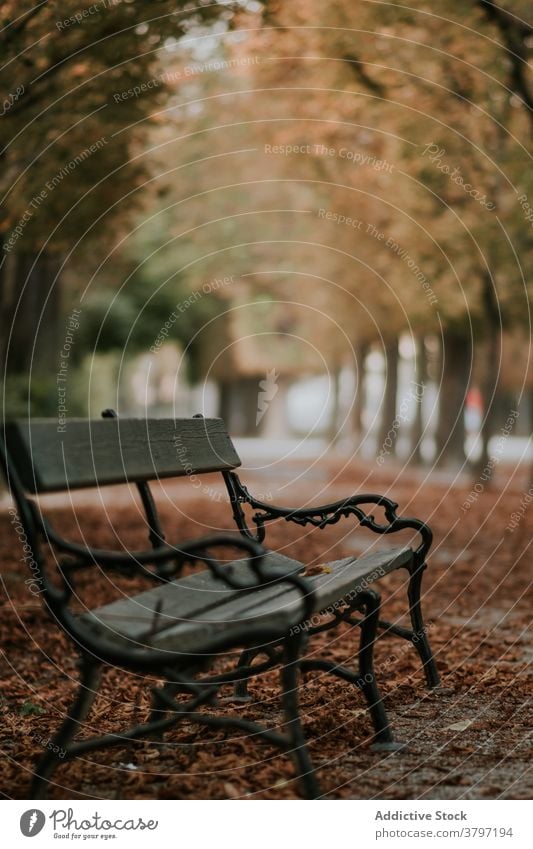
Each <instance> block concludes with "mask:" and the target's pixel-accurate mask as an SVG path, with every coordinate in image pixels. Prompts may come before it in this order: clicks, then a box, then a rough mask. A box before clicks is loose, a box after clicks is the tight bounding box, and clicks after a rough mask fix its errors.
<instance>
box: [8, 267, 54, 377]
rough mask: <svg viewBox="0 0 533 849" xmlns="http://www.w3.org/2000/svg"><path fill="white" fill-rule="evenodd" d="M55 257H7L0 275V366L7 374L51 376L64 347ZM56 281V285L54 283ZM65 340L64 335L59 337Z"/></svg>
mask: <svg viewBox="0 0 533 849" xmlns="http://www.w3.org/2000/svg"><path fill="white" fill-rule="evenodd" d="M59 263H60V259H59V258H58V257H54V256H49V255H47V254H41V255H40V256H39V259H37V260H36V254H32V253H25V254H15V253H12V254H8V255H7V256H6V258H5V261H4V265H3V268H2V272H1V273H0V306H1V339H2V342H1V350H0V357H1V365H2V371H3V370H4V368H6V370H7V373H8V374H25V373H28V372H29V371H30V370H31V371H32V372H35V373H36V374H38V375H46V374H50V375H52V374H53V373H55V370H56V368H57V359H58V356H59V352H60V350H61V348H62V346H63V341H64V340H63V338H62V334H61V325H60V322H61V291H60V281H59V278H58V279H57V280H55V278H56V275H57V272H58V270H59V267H60V265H59ZM54 281H55V282H54ZM63 335H64V334H63Z"/></svg>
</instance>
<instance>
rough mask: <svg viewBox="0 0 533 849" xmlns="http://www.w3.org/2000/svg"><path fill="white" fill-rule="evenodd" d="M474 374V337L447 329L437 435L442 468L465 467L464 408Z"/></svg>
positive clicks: (438, 462)
mask: <svg viewBox="0 0 533 849" xmlns="http://www.w3.org/2000/svg"><path fill="white" fill-rule="evenodd" d="M471 371H472V339H471V337H470V336H469V335H467V334H466V333H465V332H464V331H458V330H454V329H451V328H447V329H445V330H444V331H443V334H442V362H441V383H440V392H439V421H438V425H437V433H436V441H437V456H436V463H437V465H438V466H444V465H454V466H456V465H462V464H463V463H464V461H465V450H464V443H465V423H464V407H465V399H466V393H467V391H468V385H469V382H470V375H471Z"/></svg>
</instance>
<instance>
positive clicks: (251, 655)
mask: <svg viewBox="0 0 533 849" xmlns="http://www.w3.org/2000/svg"><path fill="white" fill-rule="evenodd" d="M261 652H262V649H244V651H243V652H242V653H241V656H240V657H239V662H238V663H237V669H244V668H245V667H247V666H251V665H252V663H253V661H254V659H255V658H256V657H257V656H258V655H259V654H261ZM249 680H250V678H249V676H248V675H243V676H242V678H238V679H237V681H235V686H234V690H233V700H234V701H236V702H251V701H252V697H251V695H250V693H249V692H248V681H249Z"/></svg>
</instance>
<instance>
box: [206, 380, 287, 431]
mask: <svg viewBox="0 0 533 849" xmlns="http://www.w3.org/2000/svg"><path fill="white" fill-rule="evenodd" d="M266 380H267V383H268V385H267V386H266V388H262V387H261V385H260V384H261V383H262V382H263V378H261V377H259V376H258V377H236V378H235V379H234V380H228V381H223V382H221V384H220V402H219V409H220V417H221V418H223V419H224V421H225V423H226V426H227V428H228V430H229V431H230V433H231V434H233V435H235V436H257V435H258V426H259V424H260V422H261V421H262V419H263V416H264V415H265V414H266V412H267V409H268V406H269V404H270V402H271V401H272V400H273V396H274V395H275V394H276V392H275V381H274V380H273V379H270V380H269V379H268V378H266ZM261 393H263V394H262V395H261V397H262V398H263V399H264V404H262V410H261V413H262V415H261V413H260V412H258V405H259V400H260V394H261Z"/></svg>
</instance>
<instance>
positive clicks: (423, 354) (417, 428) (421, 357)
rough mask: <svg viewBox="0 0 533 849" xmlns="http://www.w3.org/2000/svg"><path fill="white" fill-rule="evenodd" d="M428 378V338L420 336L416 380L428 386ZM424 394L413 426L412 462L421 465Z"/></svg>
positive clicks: (417, 349)
mask: <svg viewBox="0 0 533 849" xmlns="http://www.w3.org/2000/svg"><path fill="white" fill-rule="evenodd" d="M427 378H428V358H427V351H426V340H425V338H424V336H419V337H418V338H417V340H416V366H415V380H416V383H417V384H418V386H426V385H427ZM422 405H423V395H422V396H421V397H420V398H418V401H417V405H416V408H415V420H414V422H413V426H412V428H411V451H410V462H411V463H416V464H417V465H420V464H421V463H422V462H423V458H422V450H421V443H422V436H423V433H424V410H423V406H422Z"/></svg>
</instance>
